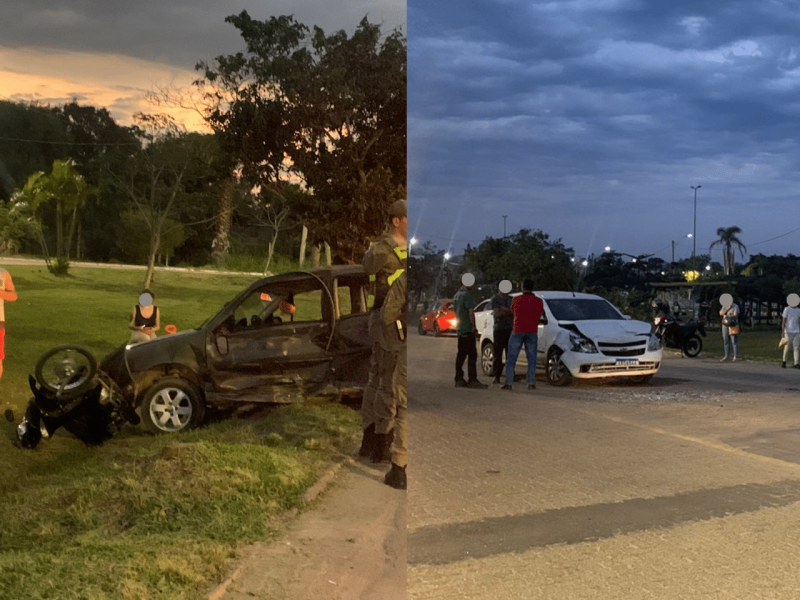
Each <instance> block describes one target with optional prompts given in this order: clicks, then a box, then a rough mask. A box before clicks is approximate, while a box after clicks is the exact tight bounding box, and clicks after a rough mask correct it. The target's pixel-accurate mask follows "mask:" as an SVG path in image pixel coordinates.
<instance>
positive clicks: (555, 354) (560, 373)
mask: <svg viewBox="0 0 800 600" xmlns="http://www.w3.org/2000/svg"><path fill="white" fill-rule="evenodd" d="M562 354H563V352H562V351H561V350H560V349H558V348H553V349H552V350H550V352H549V353H548V355H547V365H546V367H545V371H546V374H547V382H548V383H549V384H550V385H556V386H562V385H567V384H568V383H569V381H570V379H572V374H571V373H570V372H569V369H567V365H565V364H564V363H563V361H562V360H561V356H562Z"/></svg>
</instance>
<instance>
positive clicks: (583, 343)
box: [569, 333, 597, 354]
mask: <svg viewBox="0 0 800 600" xmlns="http://www.w3.org/2000/svg"><path fill="white" fill-rule="evenodd" d="M569 342H570V345H571V346H572V351H573V352H585V353H587V354H595V353H597V346H595V345H594V342H593V341H592V340H590V339H588V338H585V337H583V336H580V335H577V334H574V333H572V334H570V336H569Z"/></svg>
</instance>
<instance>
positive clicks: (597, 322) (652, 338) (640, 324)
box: [480, 292, 662, 385]
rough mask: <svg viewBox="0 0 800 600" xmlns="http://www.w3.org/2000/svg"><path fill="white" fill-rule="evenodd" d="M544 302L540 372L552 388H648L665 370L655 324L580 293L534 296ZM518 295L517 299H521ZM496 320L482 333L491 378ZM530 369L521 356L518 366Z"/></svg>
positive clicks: (485, 365) (489, 320)
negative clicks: (601, 383)
mask: <svg viewBox="0 0 800 600" xmlns="http://www.w3.org/2000/svg"><path fill="white" fill-rule="evenodd" d="M534 293H535V294H536V295H537V296H539V297H540V298H541V299H542V300H543V302H544V313H543V314H542V319H541V321H540V323H539V348H538V353H537V357H538V358H537V367H538V368H539V369H544V370H545V374H546V375H547V381H548V382H549V383H551V384H552V385H565V384H567V383H568V382H569V380H570V379H571V378H572V377H577V378H580V379H592V378H598V377H620V376H624V377H629V378H630V379H631V380H632V381H635V382H637V383H647V382H649V381H650V379H651V378H652V377H653V375H654V374H655V373H657V372H658V369H659V368H660V367H661V359H662V348H661V343H660V341H659V339H658V337H656V335H655V334H654V333H653V332H652V327H651V325H650V323H645V322H644V321H634V320H632V319H631V318H630V317H627V316H625V315H623V314H622V313H621V312H620V311H619V310H618V309H617V308H616V307H615V306H614V305H613V304H611V303H610V302H609V301H608V300H606V299H605V298H602V297H600V296H596V295H594V294H583V293H577V292H534ZM516 295H517V294H512V296H516ZM493 323H494V319H493V317H492V315H491V311H490V312H489V315H488V317H487V322H486V324H485V327H483V328H481V329H480V331H481V338H480V348H481V368H482V370H483V372H484V374H485V375H488V376H491V375H492V357H493V356H494V343H493V340H492V332H493V328H494V326H493ZM524 364H525V352H524V350H523V351H522V352H521V353H520V358H519V360H518V362H517V366H518V367H519V366H521V365H524Z"/></svg>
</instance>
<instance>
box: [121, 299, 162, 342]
mask: <svg viewBox="0 0 800 600" xmlns="http://www.w3.org/2000/svg"><path fill="white" fill-rule="evenodd" d="M153 300H154V299H153V292H151V291H150V290H144V291H143V292H142V294H141V295H140V296H139V304H137V305H136V306H134V307H133V313H132V314H131V322H130V324H129V325H128V328H129V329H130V330H131V331H132V333H131V340H130V342H129V343H130V344H140V343H141V342H148V341H150V340H154V339H156V331H158V330H159V329H161V315H160V314H159V310H158V307H157V306H156V305H155V304H153Z"/></svg>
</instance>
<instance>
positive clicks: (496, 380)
mask: <svg viewBox="0 0 800 600" xmlns="http://www.w3.org/2000/svg"><path fill="white" fill-rule="evenodd" d="M492 383H494V384H498V383H500V378H499V377H495V378H494V379H492Z"/></svg>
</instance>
